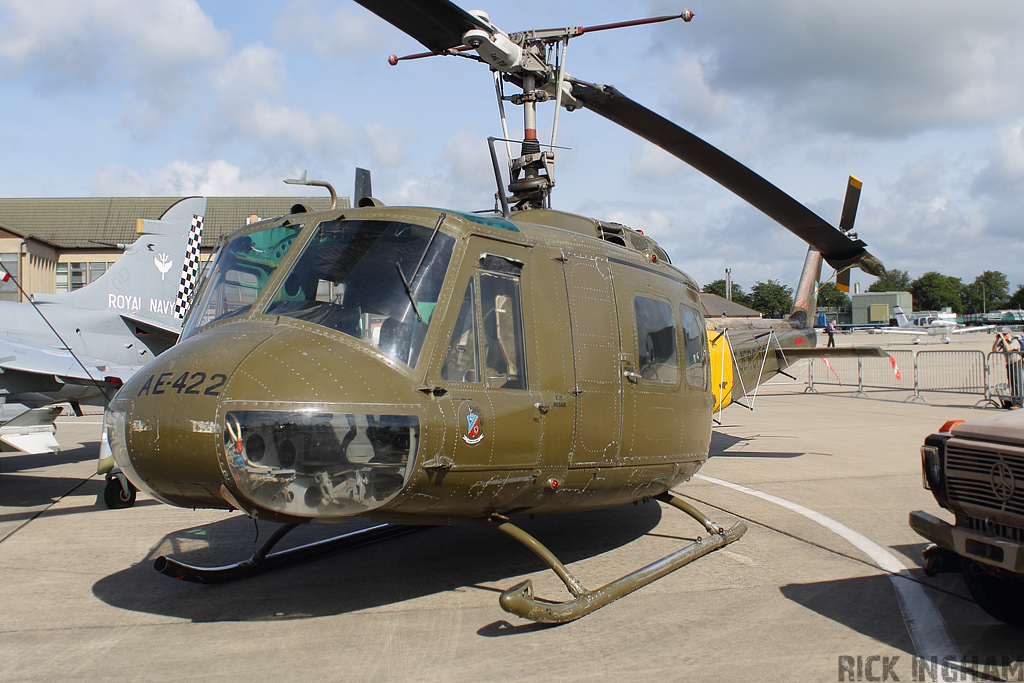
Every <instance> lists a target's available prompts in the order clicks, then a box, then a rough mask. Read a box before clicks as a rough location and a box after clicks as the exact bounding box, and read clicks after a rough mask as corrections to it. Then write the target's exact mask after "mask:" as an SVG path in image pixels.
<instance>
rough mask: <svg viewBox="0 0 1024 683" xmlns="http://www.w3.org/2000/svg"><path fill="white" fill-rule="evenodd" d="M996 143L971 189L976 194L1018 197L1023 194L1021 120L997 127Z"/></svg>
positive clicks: (1023, 135)
mask: <svg viewBox="0 0 1024 683" xmlns="http://www.w3.org/2000/svg"><path fill="white" fill-rule="evenodd" d="M995 143H996V144H995V145H994V146H993V147H992V148H990V149H989V150H988V152H987V157H988V162H987V164H986V165H985V167H984V168H982V169H981V171H979V173H978V175H977V176H976V177H975V179H974V185H973V188H972V189H973V191H974V192H975V194H978V195H987V196H994V197H999V196H1003V197H1004V198H1007V199H1010V198H1018V197H1020V196H1021V195H1024V119H1021V120H1019V121H1016V122H1015V123H1013V124H1012V125H1009V126H1006V127H1004V128H1002V129H1001V130H999V131H998V133H997V134H996V140H995Z"/></svg>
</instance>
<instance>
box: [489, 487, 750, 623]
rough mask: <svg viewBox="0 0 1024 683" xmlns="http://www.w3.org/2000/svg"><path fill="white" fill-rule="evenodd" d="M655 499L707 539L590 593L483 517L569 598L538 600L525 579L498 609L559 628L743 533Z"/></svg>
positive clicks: (672, 500)
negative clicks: (540, 564)
mask: <svg viewBox="0 0 1024 683" xmlns="http://www.w3.org/2000/svg"><path fill="white" fill-rule="evenodd" d="M655 499H656V500H660V501H661V502H663V503H667V504H668V505H671V506H672V507H675V508H678V509H679V510H682V511H683V512H685V513H686V514H688V515H690V516H691V517H693V518H694V519H695V520H697V521H698V522H700V523H701V524H702V525H703V526H704V528H705V529H706V530H707V531H708V533H709V534H710V536H708V537H707V538H701V537H699V536H698V537H697V540H696V541H694V542H693V543H691V544H690V545H688V546H686V547H685V548H682V549H680V550H678V551H676V552H674V553H672V554H671V555H668V556H667V557H664V558H662V559H660V560H658V561H657V562H654V563H652V564H649V565H647V566H646V567H642V568H640V569H638V570H636V571H635V572H633V573H632V574H627V575H626V576H623V577H622V578H621V579H618V580H616V581H612V582H611V583H609V584H607V585H605V586H602V587H601V588H598V589H596V590H592V591H588V590H587V589H586V588H584V587H583V584H581V583H580V582H579V580H578V579H577V578H576V577H574V576H573V575H572V574H571V573H570V572H569V570H568V569H566V567H565V565H564V564H562V563H561V561H559V559H558V558H557V557H555V556H554V554H553V553H552V552H551V551H550V550H548V549H547V548H546V547H544V546H543V545H542V544H541V543H540V541H538V540H537V539H535V538H534V537H533V536H530V535H529V534H528V533H526V532H525V531H523V530H522V529H520V528H519V527H517V526H515V525H514V524H512V523H511V522H509V521H507V520H505V519H503V518H501V517H494V518H491V519H489V520H488V521H487V523H488V524H489V525H491V526H493V527H495V528H496V529H498V530H499V531H501V532H503V533H505V534H507V535H508V536H511V537H512V538H514V539H515V540H517V541H519V542H520V543H522V544H523V545H524V546H526V547H527V548H529V549H530V550H531V551H533V553H534V554H535V555H537V557H539V558H540V559H541V560H543V561H544V563H545V564H547V565H548V566H549V567H550V568H551V569H552V571H554V572H555V574H557V575H558V578H560V579H561V580H562V582H563V583H564V584H565V587H566V588H567V589H568V590H569V592H570V593H571V594H572V596H573V598H575V599H574V600H570V601H568V602H561V603H558V602H547V601H543V602H541V601H539V600H537V599H536V598H534V596H533V581H531V580H529V579H527V580H526V581H523V582H522V583H520V584H517V585H515V586H513V587H512V588H509V589H508V590H506V591H505V592H504V593H502V594H501V598H499V602H500V604H501V608H502V609H504V610H505V611H506V612H510V613H512V614H515V615H517V616H520V617H522V618H523V619H529V620H531V621H537V622H541V623H545V624H563V623H565V622H569V621H573V620H575V619H579V618H580V617H583V616H586V615H588V614H590V613H591V612H594V611H596V610H598V609H600V608H602V607H604V606H605V605H607V604H608V603H610V602H613V601H615V600H618V599H619V598H621V597H623V596H626V595H629V594H630V593H632V592H633V591H635V590H636V589H638V588H642V587H643V586H646V585H647V584H649V583H651V582H652V581H656V580H657V579H660V578H661V577H663V576H665V575H666V574H669V573H671V572H673V571H675V570H676V569H679V568H680V567H682V566H683V565H686V564H689V563H690V562H693V561H694V560H696V559H697V558H699V557H702V556H704V555H707V554H708V553H710V552H712V551H714V550H718V549H719V548H721V547H723V546H725V545H728V544H729V543H732V542H733V541H736V540H739V538H740V536H742V535H743V534H744V533H745V532H746V531H747V525H746V524H745V523H744V522H736V523H735V524H733V525H732V526H731V527H730V528H729V529H723V528H722V527H721V526H719V525H718V524H715V523H714V522H713V521H711V520H710V519H708V518H707V517H706V516H705V515H704V514H703V513H702V512H700V511H699V510H698V509H697V508H695V507H694V506H692V505H690V504H689V503H687V502H686V501H684V500H683V499H681V498H679V497H678V496H676V495H673V494H672V493H668V492H666V493H663V494H661V495H659V496H655Z"/></svg>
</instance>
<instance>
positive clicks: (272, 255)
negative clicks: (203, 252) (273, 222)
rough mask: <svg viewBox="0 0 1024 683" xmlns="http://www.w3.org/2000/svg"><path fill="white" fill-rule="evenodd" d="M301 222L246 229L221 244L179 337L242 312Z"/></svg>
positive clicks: (279, 261)
mask: <svg viewBox="0 0 1024 683" xmlns="http://www.w3.org/2000/svg"><path fill="white" fill-rule="evenodd" d="M302 227H303V226H302V224H301V223H299V224H297V225H290V224H287V223H286V224H284V225H278V226H275V227H271V228H262V229H249V230H247V231H245V232H243V233H242V234H241V235H238V236H237V237H234V238H233V239H232V240H231V241H230V242H228V243H227V244H225V245H224V246H222V247H221V248H220V249H219V250H218V251H217V252H216V253H215V254H214V255H213V258H212V259H211V260H210V264H209V265H208V267H207V269H208V272H209V273H210V275H209V276H208V279H207V281H206V282H205V283H204V284H203V286H202V287H201V288H200V290H199V300H198V301H197V302H196V303H195V305H194V306H193V309H192V312H191V314H190V315H189V317H188V319H187V320H186V321H185V326H184V328H183V329H182V332H181V338H182V339H186V338H187V337H189V336H190V335H191V334H192V333H193V332H195V331H196V330H198V329H199V328H201V327H203V326H204V325H206V324H208V323H211V322H213V321H215V320H222V319H224V318H230V317H233V316H238V315H243V314H245V313H247V312H248V311H249V309H250V308H251V307H252V305H253V304H254V303H255V302H256V299H257V298H258V297H259V295H260V292H262V291H263V288H264V287H265V286H266V284H267V282H269V281H270V278H271V276H272V275H273V274H274V271H275V270H277V267H278V266H279V265H280V264H281V260H282V259H283V258H284V256H285V254H287V253H288V250H289V249H291V246H292V243H293V242H294V241H295V238H296V237H297V236H298V234H299V232H300V231H301V230H302Z"/></svg>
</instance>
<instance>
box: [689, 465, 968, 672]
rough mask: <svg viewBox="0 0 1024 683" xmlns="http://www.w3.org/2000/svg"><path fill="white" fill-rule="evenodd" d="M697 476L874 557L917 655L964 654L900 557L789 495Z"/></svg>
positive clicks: (933, 604) (938, 657)
mask: <svg viewBox="0 0 1024 683" xmlns="http://www.w3.org/2000/svg"><path fill="white" fill-rule="evenodd" d="M694 477H695V478H696V479H702V480H704V481H707V482H710V483H712V484H718V485H719V486H725V487H726V488H730V489H733V490H734V491H739V492H740V493H746V494H747V495H750V496H754V497H755V498H760V499H761V500H765V501H768V502H769V503H774V504H775V505H779V506H781V507H784V508H786V509H787V510H791V511H793V512H795V513H797V514H798V515H803V516H804V517H806V518H807V519H809V520H811V521H812V522H817V523H818V524H820V525H821V526H823V527H825V528H826V529H828V530H829V531H831V532H833V533H835V534H837V535H838V536H842V537H843V538H845V539H846V540H847V541H849V542H850V543H852V544H853V545H854V546H855V547H856V548H858V549H859V550H860V551H862V552H863V553H864V554H865V555H867V556H868V557H870V558H871V561H872V562H874V563H875V564H876V565H878V567H879V569H881V570H883V571H884V572H886V573H887V574H888V575H889V580H890V581H892V585H893V588H895V589H896V597H897V600H898V601H899V604H900V611H901V612H903V622H904V623H905V624H906V626H907V632H908V633H909V634H910V640H911V641H913V643H914V650H915V652H917V656H918V657H920V658H921V659H925V660H929V659H931V658H932V657H935V658H937V660H938V661H939V662H942V661H943V658H949V657H955V656H957V655H959V654H960V651H959V650H958V649H957V647H956V643H955V642H953V637H952V636H950V635H949V631H948V630H947V629H946V621H945V620H944V619H943V618H942V614H941V613H940V612H939V610H938V608H936V607H935V603H934V602H932V599H931V598H929V597H928V594H927V593H925V591H924V587H923V586H922V585H921V584H920V583H918V582H917V581H914V580H913V579H911V578H910V577H909V575H908V573H907V568H906V567H905V566H904V565H903V563H902V562H900V560H899V558H897V557H896V556H895V555H893V554H892V553H890V552H889V551H888V550H886V549H885V548H883V547H882V546H880V545H878V544H877V543H875V542H874V541H872V540H871V539H870V538H868V537H867V536H864V535H863V534H861V533H858V532H856V531H854V530H853V529H851V528H850V527H848V526H846V525H845V524H842V523H841V522H837V521H836V520H834V519H832V518H831V517H826V516H825V515H823V514H821V513H820V512H817V511H815V510H812V509H810V508H807V507H804V506H803V505H800V504H799V503H794V502H793V501H790V500H786V499H785V498H779V497H778V496H773V495H772V494H770V493H764V492H763V491H758V490H756V489H752V488H749V487H746V486H743V485H741V484H734V483H732V482H731V481H725V480H724V479H716V478H714V477H708V476H705V475H703V474H696V475H694Z"/></svg>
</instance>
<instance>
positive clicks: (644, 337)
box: [634, 296, 679, 383]
mask: <svg viewBox="0 0 1024 683" xmlns="http://www.w3.org/2000/svg"><path fill="white" fill-rule="evenodd" d="M634 305H635V307H636V331H637V349H638V350H639V355H640V362H639V370H640V374H641V376H643V378H644V379H646V380H650V381H652V382H668V383H675V382H676V380H677V379H678V378H679V363H678V360H677V358H676V328H675V322H674V320H673V318H672V307H671V306H669V305H668V303H666V302H664V301H660V300H658V299H648V298H646V297H642V296H638V297H637V298H636V301H635V302H634Z"/></svg>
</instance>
